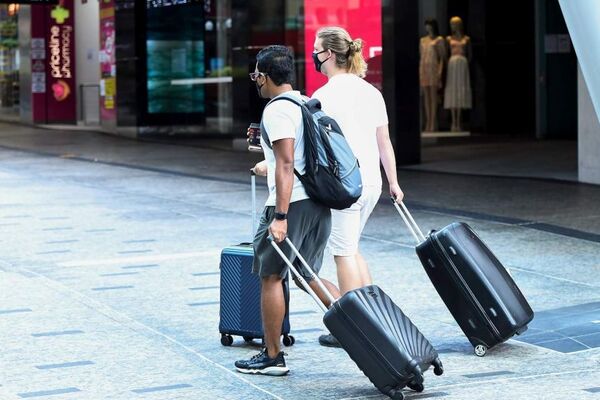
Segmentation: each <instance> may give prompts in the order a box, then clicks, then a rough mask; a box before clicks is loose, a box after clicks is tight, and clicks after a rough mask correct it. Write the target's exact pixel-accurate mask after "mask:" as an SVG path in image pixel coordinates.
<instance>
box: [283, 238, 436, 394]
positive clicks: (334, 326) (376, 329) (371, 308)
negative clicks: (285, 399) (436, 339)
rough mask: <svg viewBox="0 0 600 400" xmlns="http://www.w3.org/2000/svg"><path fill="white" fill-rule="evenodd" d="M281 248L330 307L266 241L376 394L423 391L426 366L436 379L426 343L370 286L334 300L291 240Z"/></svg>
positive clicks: (433, 355)
mask: <svg viewBox="0 0 600 400" xmlns="http://www.w3.org/2000/svg"><path fill="white" fill-rule="evenodd" d="M285 243H286V245H288V246H290V247H291V248H292V250H293V252H294V253H295V254H296V257H298V258H299V259H300V261H301V262H302V264H303V265H304V268H306V269H307V270H308V271H310V274H311V276H312V278H313V279H314V280H315V281H316V282H317V283H318V284H319V286H320V288H321V290H322V291H324V292H325V293H327V295H328V297H329V299H330V301H331V303H332V305H331V307H330V308H329V309H327V308H326V307H325V305H324V304H323V303H322V302H321V301H320V300H319V298H318V297H317V296H316V294H315V293H314V292H313V291H312V289H311V288H310V286H308V285H307V284H306V281H305V280H304V279H303V278H302V276H301V275H300V274H299V273H298V271H297V270H296V268H295V267H294V265H293V264H292V263H291V262H290V260H289V259H287V258H286V257H285V255H284V254H283V252H282V251H281V250H280V248H279V247H278V245H277V244H275V242H272V244H273V246H274V247H275V249H276V250H277V251H278V252H279V254H280V255H281V257H282V258H283V259H284V260H285V261H286V263H287V265H288V266H289V267H290V270H291V271H292V273H294V275H295V276H296V278H298V280H299V281H300V282H301V284H302V285H303V287H304V288H305V289H306V290H307V291H308V292H309V293H310V294H311V296H312V297H313V298H314V299H315V301H316V302H317V304H318V305H319V306H320V307H321V309H322V310H323V311H324V312H325V316H324V317H323V322H324V323H325V326H326V327H327V328H328V329H329V331H330V332H331V333H332V334H333V335H334V336H335V337H336V338H337V339H338V341H339V342H340V344H341V345H342V347H343V348H344V350H346V352H347V353H348V354H349V355H350V357H351V358H352V360H354V362H355V363H356V365H357V366H358V367H359V368H360V369H361V370H362V371H363V373H364V374H365V375H366V376H367V378H369V379H370V380H371V382H373V384H374V385H375V386H376V387H377V389H379V390H380V391H381V392H382V393H384V394H386V395H388V396H390V397H391V398H393V399H403V398H404V394H403V392H402V388H404V387H405V386H408V387H409V388H411V389H413V390H416V391H418V392H421V391H423V389H424V386H423V374H424V373H425V371H427V369H428V368H429V367H430V366H433V367H434V373H435V374H436V375H441V374H442V373H443V371H444V370H443V366H442V362H441V361H440V359H439V356H438V353H437V352H436V351H435V349H434V348H433V346H431V343H429V341H428V340H427V339H426V338H425V336H423V334H422V333H421V332H420V331H419V330H418V329H417V327H416V326H415V325H414V324H413V323H412V322H411V321H410V319H409V318H408V317H407V316H406V315H404V313H403V312H402V311H401V310H400V308H399V307H398V306H397V305H396V304H394V302H393V301H392V299H390V298H389V297H388V295H387V294H386V293H385V292H384V291H383V290H381V289H380V288H379V287H377V286H375V285H371V286H367V287H364V288H360V289H355V290H352V291H350V292H348V293H346V294H345V295H343V296H342V297H341V298H339V299H338V300H334V299H333V297H332V296H331V294H330V293H329V292H328V291H327V289H326V288H325V286H324V285H323V284H322V282H321V280H320V279H319V278H318V277H317V276H316V275H315V274H314V272H313V271H312V269H311V268H310V266H308V264H307V263H306V261H305V260H304V259H303V258H302V256H301V255H300V254H299V253H298V250H296V248H295V247H294V245H293V244H292V243H291V241H290V240H289V239H286V242H285Z"/></svg>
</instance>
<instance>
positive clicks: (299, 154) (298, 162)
mask: <svg viewBox="0 0 600 400" xmlns="http://www.w3.org/2000/svg"><path fill="white" fill-rule="evenodd" d="M280 96H287V97H293V98H295V99H296V100H298V101H302V95H301V94H300V92H298V91H296V90H294V91H290V92H286V93H283V94H280V95H279V96H277V97H280ZM277 97H275V98H277ZM262 126H263V129H264V130H265V131H266V133H267V136H268V137H269V141H270V142H271V144H273V143H275V142H276V141H278V140H281V139H289V138H291V139H294V169H295V170H296V171H298V173H300V174H301V175H303V174H304V169H305V164H306V162H305V160H304V126H303V124H302V111H301V110H300V107H299V106H298V105H297V104H294V103H292V102H291V101H287V100H278V101H275V102H273V103H271V104H269V105H268V106H267V107H266V108H265V110H264V111H263V116H262ZM260 141H261V145H262V148H263V152H264V153H265V160H266V161H267V168H268V170H267V184H268V186H269V198H268V199H267V202H266V204H265V206H275V205H276V197H277V192H276V190H275V168H276V163H275V154H274V153H273V149H271V148H270V147H269V146H268V145H267V143H266V142H265V135H264V133H262V134H261V138H260ZM304 199H308V195H307V194H306V191H305V190H304V186H303V185H302V183H301V182H300V180H299V179H298V177H297V176H296V175H295V174H294V187H293V189H292V197H291V199H290V203H293V202H296V201H300V200H304Z"/></svg>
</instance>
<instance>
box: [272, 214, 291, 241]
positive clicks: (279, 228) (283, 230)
mask: <svg viewBox="0 0 600 400" xmlns="http://www.w3.org/2000/svg"><path fill="white" fill-rule="evenodd" d="M269 233H270V234H271V236H273V239H275V242H277V243H281V242H283V241H284V240H285V237H286V236H287V220H285V219H284V220H282V221H280V220H277V219H275V220H273V222H271V226H269Z"/></svg>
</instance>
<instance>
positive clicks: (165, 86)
mask: <svg viewBox="0 0 600 400" xmlns="http://www.w3.org/2000/svg"><path fill="white" fill-rule="evenodd" d="M228 3H229V2H228V1H219V2H216V1H210V0H204V1H192V0H187V1H186V0H179V1H176V0H172V1H167V0H163V1H159V0H148V1H147V3H146V4H147V10H146V16H147V18H146V21H147V22H146V28H147V29H146V74H147V105H146V106H147V114H148V118H149V120H150V121H152V120H153V119H154V120H160V119H161V118H162V119H163V120H174V121H184V122H185V123H186V124H189V125H194V126H196V127H200V128H206V129H207V130H210V131H211V132H214V133H217V132H226V131H227V130H228V125H230V124H231V104H230V103H231V93H230V92H231V82H232V78H231V60H230V55H229V54H230V52H231V45H230V43H229V30H230V28H231V18H230V17H229V8H230V6H229V4H228Z"/></svg>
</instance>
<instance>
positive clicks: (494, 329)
mask: <svg viewBox="0 0 600 400" xmlns="http://www.w3.org/2000/svg"><path fill="white" fill-rule="evenodd" d="M433 240H435V242H436V243H437V244H438V246H436V247H437V248H438V249H441V250H442V253H443V256H444V257H445V258H446V260H448V261H449V263H450V265H451V266H452V270H453V271H454V277H455V280H456V278H458V280H460V282H459V283H462V287H464V288H465V290H466V294H467V296H468V297H469V300H470V301H471V303H472V304H473V305H474V306H475V307H476V308H477V309H478V310H479V313H480V314H482V315H483V317H484V319H485V322H486V323H487V325H488V326H489V327H490V328H491V330H492V333H493V334H494V336H496V338H497V339H500V340H504V339H502V337H501V336H500V331H499V330H498V328H497V327H496V325H495V324H494V322H493V321H492V320H491V319H490V317H489V316H488V315H487V313H486V312H485V310H484V309H483V306H482V305H481V303H479V300H477V297H475V294H474V293H473V291H472V290H471V288H470V287H469V285H468V284H467V282H466V281H465V279H464V278H463V277H462V275H461V273H460V271H459V270H458V268H456V265H455V264H454V261H453V260H452V258H451V257H450V256H449V255H448V252H446V248H445V247H444V245H443V244H442V242H441V240H439V239H438V238H437V237H436V236H433ZM436 250H437V249H436Z"/></svg>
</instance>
